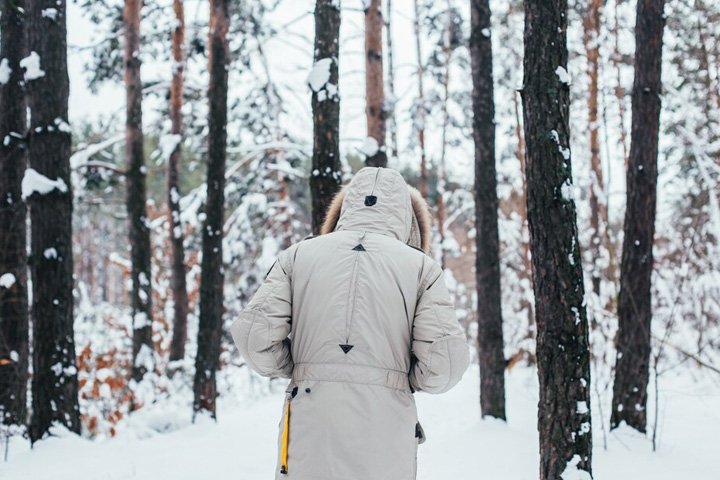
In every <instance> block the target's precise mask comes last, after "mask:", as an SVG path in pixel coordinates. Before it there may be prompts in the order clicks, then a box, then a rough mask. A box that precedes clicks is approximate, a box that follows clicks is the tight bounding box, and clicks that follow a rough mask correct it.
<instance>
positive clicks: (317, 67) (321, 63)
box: [307, 58, 333, 92]
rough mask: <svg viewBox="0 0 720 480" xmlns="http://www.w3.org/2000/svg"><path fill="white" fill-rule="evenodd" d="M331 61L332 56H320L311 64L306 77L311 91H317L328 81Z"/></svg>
mask: <svg viewBox="0 0 720 480" xmlns="http://www.w3.org/2000/svg"><path fill="white" fill-rule="evenodd" d="M332 62H333V59H332V58H321V59H320V60H318V61H317V62H315V64H314V65H313V68H312V71H311V72H310V75H308V77H307V84H308V85H309V86H310V88H311V89H312V91H313V92H319V91H320V89H321V88H323V87H324V86H325V84H326V83H328V82H329V81H330V67H331V66H332Z"/></svg>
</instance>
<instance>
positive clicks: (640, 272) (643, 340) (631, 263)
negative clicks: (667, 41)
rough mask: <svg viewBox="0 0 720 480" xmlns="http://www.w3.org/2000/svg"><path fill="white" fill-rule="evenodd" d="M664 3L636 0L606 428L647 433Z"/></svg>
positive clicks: (660, 1)
mask: <svg viewBox="0 0 720 480" xmlns="http://www.w3.org/2000/svg"><path fill="white" fill-rule="evenodd" d="M664 5H665V1H664V0H638V4H637V17H636V26H635V82H634V84H633V93H632V127H631V131H630V159H629V165H628V170H627V183H626V185H627V203H626V205H627V206H626V210H625V224H624V232H625V237H624V240H623V253H622V263H621V266H620V296H619V300H618V317H619V330H618V343H617V362H616V367H615V383H614V385H613V401H612V413H611V417H610V427H611V428H615V427H618V426H619V425H620V422H622V421H625V422H626V423H627V424H628V425H629V426H631V427H633V428H635V429H636V430H638V431H640V432H645V428H646V423H647V414H646V407H647V386H648V378H649V365H650V349H651V345H650V324H651V317H652V305H651V298H650V287H651V276H652V271H653V237H654V235H655V206H656V201H657V200H656V199H657V173H658V169H657V157H658V133H659V128H660V94H661V90H662V81H661V76H660V74H661V70H662V69H661V66H662V62H661V60H662V37H663V29H664V27H665V18H664V16H663V7H664Z"/></svg>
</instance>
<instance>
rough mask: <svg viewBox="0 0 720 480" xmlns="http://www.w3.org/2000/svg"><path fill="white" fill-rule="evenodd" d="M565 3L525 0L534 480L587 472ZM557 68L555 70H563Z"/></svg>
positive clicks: (584, 329)
mask: <svg viewBox="0 0 720 480" xmlns="http://www.w3.org/2000/svg"><path fill="white" fill-rule="evenodd" d="M566 15H567V0H526V1H525V34H524V40H525V41H524V43H525V57H524V60H523V67H524V79H523V90H522V98H523V114H524V116H523V118H524V125H525V139H526V142H527V167H526V169H527V187H528V197H527V201H528V221H529V227H530V228H529V230H530V249H531V253H532V264H533V288H534V291H535V312H536V322H537V360H538V377H539V381H540V382H539V383H540V399H539V402H538V407H539V408H538V431H539V433H540V479H541V480H557V479H558V478H560V475H561V474H562V473H563V472H564V471H565V470H566V468H571V467H570V466H571V465H575V466H576V468H578V469H580V470H583V471H585V472H588V474H589V473H590V472H591V456H592V432H591V418H590V355H589V345H588V324H587V313H586V309H585V301H584V294H585V292H584V285H583V272H582V265H581V261H580V251H579V248H578V232H577V223H576V210H575V202H574V200H573V198H572V195H571V188H572V168H571V163H570V148H569V139H570V135H569V125H568V119H569V117H570V116H569V103H570V98H569V88H568V84H567V83H566V82H563V80H567V79H566V78H565V75H567V73H566V69H567V60H568V51H567V37H566V31H567V16H566ZM561 69H562V70H561Z"/></svg>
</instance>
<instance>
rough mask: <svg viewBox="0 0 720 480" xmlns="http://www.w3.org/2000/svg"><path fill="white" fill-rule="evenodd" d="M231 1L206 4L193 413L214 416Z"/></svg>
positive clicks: (220, 307) (219, 309)
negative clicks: (203, 187)
mask: <svg viewBox="0 0 720 480" xmlns="http://www.w3.org/2000/svg"><path fill="white" fill-rule="evenodd" d="M229 4H230V0H210V39H209V42H208V43H209V45H210V55H209V59H208V61H209V67H208V69H209V71H210V85H209V87H208V103H209V112H208V127H209V128H208V167H207V199H206V201H205V214H206V218H205V222H204V225H203V245H202V253H203V256H202V272H201V274H200V325H199V329H198V342H197V343H198V346H197V358H196V360H195V383H194V392H195V401H194V407H193V408H194V411H195V412H196V413H197V412H198V411H200V410H205V411H207V412H209V413H210V415H211V416H212V417H213V418H215V398H216V397H217V386H216V383H215V372H216V371H217V368H218V364H219V362H220V333H221V329H222V315H223V280H224V274H223V256H222V251H223V249H222V240H223V224H224V221H225V155H226V146H227V133H226V130H225V129H226V126H227V98H228V68H229V65H230V49H229V45H228V38H227V33H228V29H229V28H230V17H229V14H228V7H229Z"/></svg>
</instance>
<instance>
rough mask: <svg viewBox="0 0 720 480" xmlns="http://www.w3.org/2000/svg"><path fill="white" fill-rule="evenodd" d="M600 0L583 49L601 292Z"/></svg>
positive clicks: (593, 243) (593, 246)
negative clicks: (588, 81)
mask: <svg viewBox="0 0 720 480" xmlns="http://www.w3.org/2000/svg"><path fill="white" fill-rule="evenodd" d="M601 9H602V0H590V3H589V5H588V10H587V11H586V12H584V13H585V14H584V16H583V30H584V43H585V51H586V54H587V62H588V77H589V79H590V85H589V91H588V125H589V130H590V182H591V183H590V198H589V203H590V230H591V235H590V253H591V257H592V270H591V272H590V273H591V275H592V283H593V291H594V292H595V294H596V295H600V280H601V271H600V270H601V267H600V265H599V263H600V262H599V260H600V256H601V251H600V250H601V249H600V247H601V246H603V245H604V244H605V243H606V242H605V238H606V237H605V229H606V228H607V206H606V203H605V186H604V182H603V173H602V165H601V163H600V138H599V132H600V128H599V126H600V124H599V121H598V90H599V89H598V74H599V68H600V61H599V59H600V48H599V47H600V44H599V37H600V18H601V17H600V12H601Z"/></svg>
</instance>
